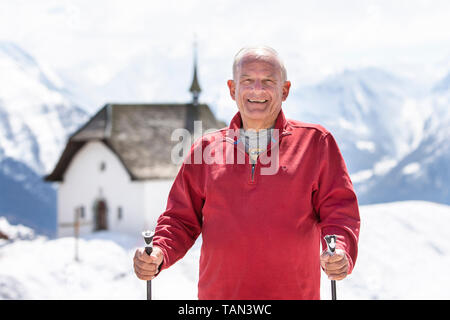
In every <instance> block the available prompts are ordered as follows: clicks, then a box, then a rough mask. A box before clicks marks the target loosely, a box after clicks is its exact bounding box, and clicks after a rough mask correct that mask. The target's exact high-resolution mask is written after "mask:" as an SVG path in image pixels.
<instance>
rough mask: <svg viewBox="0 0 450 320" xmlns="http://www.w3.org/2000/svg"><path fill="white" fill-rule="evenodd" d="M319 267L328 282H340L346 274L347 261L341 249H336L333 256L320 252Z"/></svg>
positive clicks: (326, 252)
mask: <svg viewBox="0 0 450 320" xmlns="http://www.w3.org/2000/svg"><path fill="white" fill-rule="evenodd" d="M320 265H321V266H322V268H323V270H324V271H325V273H326V274H327V275H328V279H330V280H342V279H344V278H345V277H346V276H347V274H348V268H349V263H348V259H347V256H346V255H345V252H344V251H343V250H341V249H336V251H335V252H334V254H333V255H331V254H330V253H329V252H328V251H324V252H322V255H321V256H320Z"/></svg>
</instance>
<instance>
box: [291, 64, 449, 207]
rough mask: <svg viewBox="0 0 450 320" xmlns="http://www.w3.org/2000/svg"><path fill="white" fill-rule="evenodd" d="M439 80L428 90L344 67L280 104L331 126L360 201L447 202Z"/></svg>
mask: <svg viewBox="0 0 450 320" xmlns="http://www.w3.org/2000/svg"><path fill="white" fill-rule="evenodd" d="M447 78H449V79H450V77H447ZM445 81H446V79H444V80H443V81H442V83H440V84H439V85H436V88H438V89H439V90H438V89H435V90H434V91H433V92H430V91H428V89H427V88H424V87H423V86H421V85H418V84H415V83H414V82H413V81H411V80H407V79H403V78H400V77H398V76H396V75H394V74H391V73H389V72H386V71H383V70H381V69H377V68H365V69H360V70H353V71H345V72H343V73H341V74H337V75H334V76H332V77H330V78H328V79H326V80H324V81H323V82H321V83H319V84H317V85H314V86H308V87H303V88H299V89H298V90H296V91H294V92H293V93H292V96H291V97H289V99H290V101H289V102H286V108H285V109H286V113H288V115H289V116H291V117H293V118H297V119H301V120H303V121H305V122H313V123H320V124H322V125H324V126H325V127H326V128H327V129H329V130H330V131H331V132H332V133H333V135H334V136H335V137H336V140H337V141H338V144H339V146H340V148H341V151H342V153H343V155H344V158H345V160H346V163H347V166H348V169H349V172H350V175H351V178H352V181H353V183H354V185H355V188H356V191H357V193H358V196H359V199H360V202H361V203H375V202H385V201H396V200H406V199H422V200H430V201H438V202H444V203H449V202H450V199H449V197H448V181H450V180H449V179H448V178H447V177H448V172H449V169H450V168H449V166H450V165H449V163H450V161H449V160H450V158H449V157H448V151H446V150H448V147H447V146H445V141H446V140H448V139H449V138H450V132H449V130H448V128H449V122H448V120H446V119H448V117H449V114H450V110H449V109H450V108H448V103H449V102H450V99H449V96H450V94H448V93H446V92H447V91H445V90H443V89H442V88H447V87H449V85H448V84H445ZM447 81H448V79H447ZM449 92H450V91H449ZM289 99H288V100H289ZM418 166H421V168H422V169H421V171H422V175H421V179H419V180H417V179H416V178H417V175H418V173H419V172H418V169H417V168H418ZM425 167H426V168H427V169H425ZM416 171H417V172H416ZM446 178H447V179H446Z"/></svg>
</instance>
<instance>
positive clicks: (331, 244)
mask: <svg viewBox="0 0 450 320" xmlns="http://www.w3.org/2000/svg"><path fill="white" fill-rule="evenodd" d="M325 241H326V242H327V247H328V253H329V254H330V255H334V251H335V249H336V236H335V235H327V236H325ZM331 300H336V280H331Z"/></svg>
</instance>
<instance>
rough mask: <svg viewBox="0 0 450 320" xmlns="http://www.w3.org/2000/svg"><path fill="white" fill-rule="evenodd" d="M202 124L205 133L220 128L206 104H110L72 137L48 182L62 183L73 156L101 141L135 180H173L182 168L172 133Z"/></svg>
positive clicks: (221, 123) (219, 123)
mask: <svg viewBox="0 0 450 320" xmlns="http://www.w3.org/2000/svg"><path fill="white" fill-rule="evenodd" d="M199 120H201V121H202V129H203V131H205V130H207V129H212V128H216V129H220V128H223V127H225V126H226V124H225V123H223V122H221V121H218V120H216V118H215V117H214V115H213V113H212V112H211V110H210V109H209V107H208V105H206V104H199V105H196V106H194V105H193V104H107V105H105V106H104V107H103V108H102V109H101V110H100V111H98V112H97V114H95V115H94V116H93V117H92V118H91V119H90V120H89V121H88V122H87V123H86V124H85V125H84V126H82V127H81V128H80V129H79V130H78V131H76V132H75V133H74V134H73V135H72V136H71V137H70V138H69V141H68V143H67V145H66V148H65V149H64V151H63V153H62V155H61V157H60V159H59V161H58V163H57V164H56V166H55V168H54V170H53V172H52V173H50V174H49V175H48V176H46V177H45V180H46V181H63V176H64V173H65V171H66V169H67V168H68V166H69V164H70V162H71V160H72V159H73V157H74V155H75V154H76V153H77V152H78V151H79V150H80V149H81V148H82V147H83V146H84V144H85V143H87V142H89V141H101V142H103V143H104V144H105V145H106V146H107V147H109V148H110V149H111V150H112V152H114V153H115V154H116V155H117V157H118V158H119V160H120V161H121V162H122V164H123V165H124V167H125V169H126V170H127V171H128V173H129V175H130V178H131V179H132V180H147V179H164V178H173V177H175V176H176V174H177V173H178V170H179V165H176V164H173V163H172V161H171V152H172V148H173V147H174V146H175V145H176V144H177V143H179V141H171V135H172V132H173V130H175V129H178V128H185V129H188V130H189V131H190V132H191V133H193V128H194V121H199Z"/></svg>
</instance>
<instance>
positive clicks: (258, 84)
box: [252, 80, 265, 91]
mask: <svg viewBox="0 0 450 320" xmlns="http://www.w3.org/2000/svg"><path fill="white" fill-rule="evenodd" d="M252 89H253V90H255V91H260V90H265V87H264V85H263V83H262V81H260V80H256V81H255V82H254V83H253V88H252Z"/></svg>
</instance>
